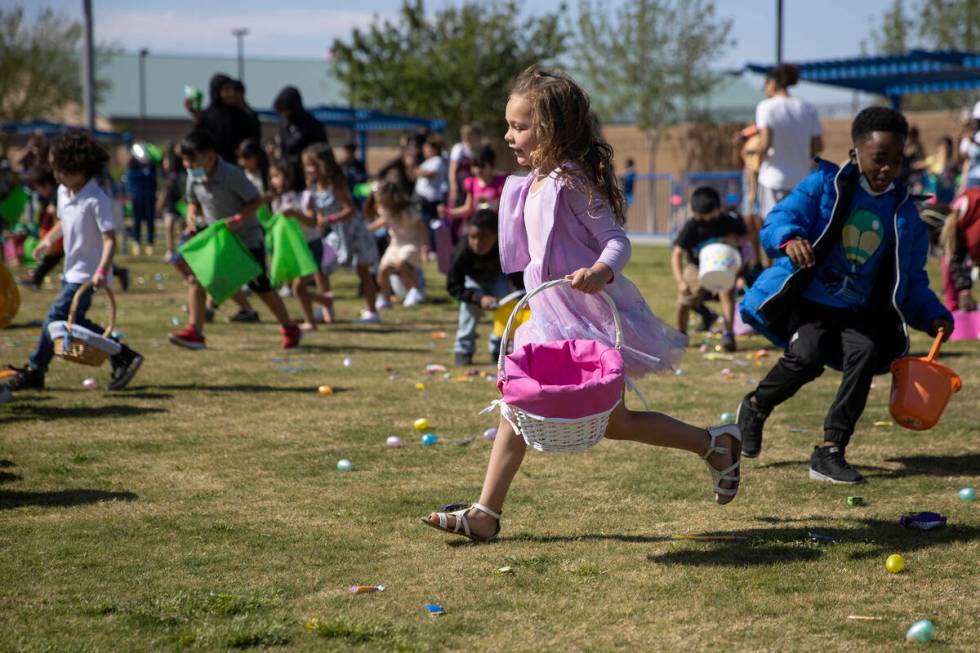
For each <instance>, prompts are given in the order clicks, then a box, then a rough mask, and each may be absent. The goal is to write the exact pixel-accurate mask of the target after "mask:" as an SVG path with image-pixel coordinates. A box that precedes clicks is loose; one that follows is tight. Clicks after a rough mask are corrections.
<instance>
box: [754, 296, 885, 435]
mask: <svg viewBox="0 0 980 653" xmlns="http://www.w3.org/2000/svg"><path fill="white" fill-rule="evenodd" d="M876 322H877V323H876ZM880 322H881V317H880V315H878V316H877V318H876V313H874V312H872V311H871V310H868V309H865V308H858V309H841V308H831V307H829V306H822V305H820V304H815V303H812V302H808V301H805V300H800V304H799V306H798V308H797V309H795V311H794V314H793V315H792V316H791V317H790V327H791V329H793V330H794V333H793V335H792V336H791V340H790V345H789V347H788V348H787V350H786V353H785V354H783V356H782V358H780V359H779V362H777V363H776V365H775V366H774V367H773V368H772V369H771V370H770V371H769V374H767V375H766V378H764V379H763V380H762V381H761V382H760V383H759V386H758V387H757V388H756V390H755V392H754V393H753V396H754V397H755V401H756V404H757V405H758V406H759V408H760V409H762V410H763V411H765V412H767V413H768V412H769V411H771V410H772V409H773V408H775V407H776V406H778V405H779V404H781V403H783V402H784V401H786V400H787V399H789V398H790V397H792V396H793V395H794V394H796V392H797V390H799V389H800V388H802V387H803V386H804V385H806V384H807V383H809V382H810V381H812V380H814V379H815V378H817V377H818V376H820V375H821V374H823V369H824V362H825V361H827V360H834V359H836V360H840V361H842V371H843V379H842V380H841V384H840V388H839V389H838V390H837V397H836V398H835V399H834V403H832V404H831V405H830V410H828V411H827V417H826V418H825V419H824V423H823V428H824V438H825V439H826V440H827V441H828V442H836V443H838V444H839V445H840V446H841V447H846V446H847V444H848V442H849V441H850V439H851V435H852V434H853V433H854V426H855V424H857V421H858V419H860V417H861V413H863V412H864V406H865V404H866V403H867V401H868V392H869V391H870V390H871V380H872V378H873V377H874V374H875V371H876V370H877V369H878V368H879V367H881V365H882V363H883V361H882V354H881V352H880V351H879V348H878V346H876V345H875V341H876V340H878V341H879V342H880V338H878V337H877V333H878V332H879V326H880V324H879V323H880Z"/></svg>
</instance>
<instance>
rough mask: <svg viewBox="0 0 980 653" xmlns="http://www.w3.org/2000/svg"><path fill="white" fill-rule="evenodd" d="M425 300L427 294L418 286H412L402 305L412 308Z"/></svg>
mask: <svg viewBox="0 0 980 653" xmlns="http://www.w3.org/2000/svg"><path fill="white" fill-rule="evenodd" d="M424 301H425V295H423V294H422V293H421V292H420V291H419V289H418V288H412V289H410V290H409V291H408V293H407V294H406V295H405V301H404V302H402V305H403V306H405V307H406V308H410V307H412V306H418V305H419V304H421V303H422V302H424Z"/></svg>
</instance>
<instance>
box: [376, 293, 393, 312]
mask: <svg viewBox="0 0 980 653" xmlns="http://www.w3.org/2000/svg"><path fill="white" fill-rule="evenodd" d="M389 308H391V302H390V301H388V298H387V297H385V296H384V295H378V298H377V299H375V300H374V310H375V311H379V312H380V311H383V310H386V309H389Z"/></svg>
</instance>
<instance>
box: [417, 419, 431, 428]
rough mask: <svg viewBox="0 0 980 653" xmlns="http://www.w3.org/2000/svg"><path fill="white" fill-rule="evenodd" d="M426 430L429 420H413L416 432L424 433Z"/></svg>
mask: <svg viewBox="0 0 980 653" xmlns="http://www.w3.org/2000/svg"><path fill="white" fill-rule="evenodd" d="M427 428H429V420H427V419H425V418H424V417H420V418H418V419H417V420H415V430H416V431H424V430H425V429H427Z"/></svg>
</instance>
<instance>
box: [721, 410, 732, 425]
mask: <svg viewBox="0 0 980 653" xmlns="http://www.w3.org/2000/svg"><path fill="white" fill-rule="evenodd" d="M721 423H722V424H734V423H735V414H734V413H728V412H725V413H722V414H721Z"/></svg>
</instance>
